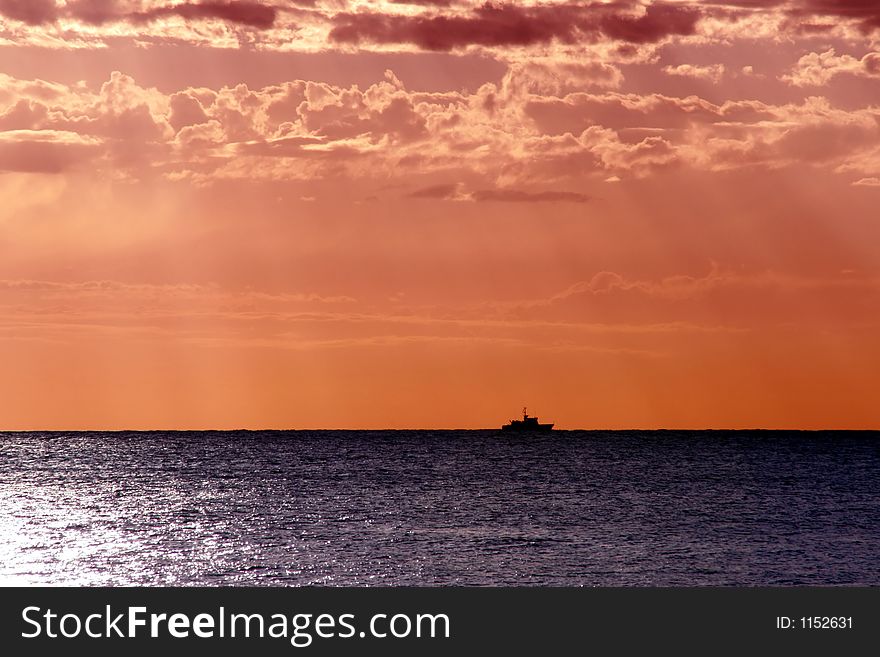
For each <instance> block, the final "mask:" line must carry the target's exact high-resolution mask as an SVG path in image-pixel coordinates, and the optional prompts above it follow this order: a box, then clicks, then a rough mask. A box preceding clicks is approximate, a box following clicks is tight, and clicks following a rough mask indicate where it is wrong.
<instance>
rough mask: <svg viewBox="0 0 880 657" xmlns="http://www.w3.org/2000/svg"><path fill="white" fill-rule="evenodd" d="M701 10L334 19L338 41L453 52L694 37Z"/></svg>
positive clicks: (558, 9)
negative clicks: (602, 40) (601, 40)
mask: <svg viewBox="0 0 880 657" xmlns="http://www.w3.org/2000/svg"><path fill="white" fill-rule="evenodd" d="M699 16H700V14H699V12H698V11H697V10H695V9H692V8H690V7H682V6H676V5H649V6H647V7H646V8H645V10H644V13H642V14H641V15H633V14H630V13H627V12H622V11H619V10H618V6H617V5H602V4H588V5H573V4H561V5H560V4H553V5H532V6H521V5H515V4H497V5H496V4H491V3H486V4H483V5H480V6H478V7H474V8H473V10H472V11H471V13H470V14H465V15H459V14H452V15H443V14H429V15H423V14H416V15H401V14H385V13H379V12H358V13H350V12H343V13H339V14H337V15H335V16H334V17H333V18H332V25H333V27H332V29H331V30H330V33H329V39H330V41H333V42H336V43H350V44H361V43H378V44H404V43H408V44H412V45H415V46H418V47H419V48H422V49H424V50H439V51H448V50H453V49H455V48H464V47H466V46H471V45H475V46H486V47H497V46H531V45H536V44H548V43H551V42H554V41H556V42H560V43H567V44H572V43H578V42H592V41H595V40H596V39H598V38H599V36H601V35H605V36H606V37H608V38H611V39H614V40H620V41H626V42H631V43H656V42H658V41H661V40H662V39H664V38H665V37H667V36H670V35H688V34H694V33H695V30H696V23H697V20H698V19H699Z"/></svg>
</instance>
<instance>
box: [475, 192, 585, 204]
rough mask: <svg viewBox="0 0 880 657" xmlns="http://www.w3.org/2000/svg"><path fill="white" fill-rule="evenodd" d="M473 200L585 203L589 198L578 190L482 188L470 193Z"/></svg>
mask: <svg viewBox="0 0 880 657" xmlns="http://www.w3.org/2000/svg"><path fill="white" fill-rule="evenodd" d="M471 197H472V198H473V199H474V200H475V201H497V202H503V203H559V202H563V203H586V202H587V201H590V200H591V198H590V197H589V196H587V195H586V194H580V193H578V192H557V191H547V192H525V191H522V190H517V189H483V190H478V191H475V192H473V193H472V194H471Z"/></svg>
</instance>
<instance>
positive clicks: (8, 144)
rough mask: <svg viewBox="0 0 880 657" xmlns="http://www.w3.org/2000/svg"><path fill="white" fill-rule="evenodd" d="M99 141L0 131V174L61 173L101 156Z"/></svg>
mask: <svg viewBox="0 0 880 657" xmlns="http://www.w3.org/2000/svg"><path fill="white" fill-rule="evenodd" d="M101 151H102V145H101V142H100V141H98V140H94V139H88V138H85V137H82V136H80V135H78V134H76V133H73V132H66V131H56V130H10V131H6V132H0V171H17V172H23V173H62V172H64V171H67V170H69V169H71V168H74V167H76V166H77V165H81V164H84V163H85V162H87V161H88V160H91V159H93V158H95V157H97V156H98V155H100V154H101Z"/></svg>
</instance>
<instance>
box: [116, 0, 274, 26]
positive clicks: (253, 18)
mask: <svg viewBox="0 0 880 657" xmlns="http://www.w3.org/2000/svg"><path fill="white" fill-rule="evenodd" d="M165 16H181V17H182V18H185V19H187V20H199V19H204V18H213V19H217V20H222V21H227V22H229V23H237V24H239V25H247V26H249V27H256V28H260V29H268V28H270V27H272V25H274V24H275V18H276V10H275V8H274V7H269V6H267V5H263V4H260V3H258V2H201V3H198V4H196V3H192V2H185V3H183V4H180V5H172V6H169V7H159V8H158V9H152V10H150V11H146V12H142V13H139V14H131V18H132V19H133V20H143V21H147V22H149V21H152V20H156V19H157V18H163V17H165Z"/></svg>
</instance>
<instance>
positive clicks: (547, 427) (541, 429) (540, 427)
mask: <svg viewBox="0 0 880 657" xmlns="http://www.w3.org/2000/svg"><path fill="white" fill-rule="evenodd" d="M501 430H502V431H505V432H509V433H545V432H547V431H552V430H553V425H552V424H537V425H531V426H517V425H511V424H505V425H504V426H503V427H501Z"/></svg>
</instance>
